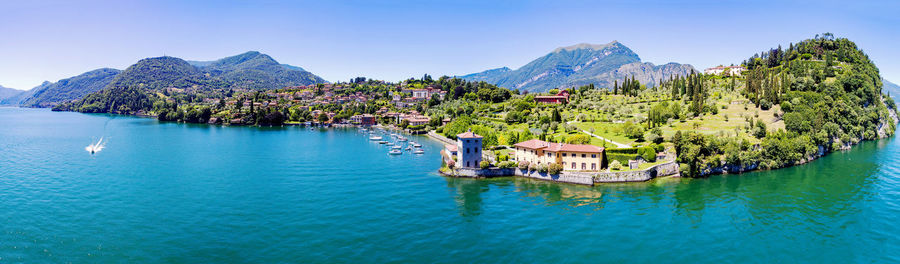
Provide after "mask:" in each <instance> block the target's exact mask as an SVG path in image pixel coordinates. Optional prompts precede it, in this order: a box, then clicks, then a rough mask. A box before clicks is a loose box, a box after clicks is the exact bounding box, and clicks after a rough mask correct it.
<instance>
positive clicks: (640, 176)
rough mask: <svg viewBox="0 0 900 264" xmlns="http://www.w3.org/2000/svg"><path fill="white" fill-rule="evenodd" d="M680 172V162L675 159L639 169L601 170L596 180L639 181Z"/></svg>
mask: <svg viewBox="0 0 900 264" xmlns="http://www.w3.org/2000/svg"><path fill="white" fill-rule="evenodd" d="M675 174H678V163H675V162H674V161H671V162H667V163H663V164H658V165H656V166H653V167H650V168H647V169H644V170H639V171H616V172H601V173H597V174H595V175H594V182H638V181H649V180H650V179H653V178H656V177H663V176H669V175H675Z"/></svg>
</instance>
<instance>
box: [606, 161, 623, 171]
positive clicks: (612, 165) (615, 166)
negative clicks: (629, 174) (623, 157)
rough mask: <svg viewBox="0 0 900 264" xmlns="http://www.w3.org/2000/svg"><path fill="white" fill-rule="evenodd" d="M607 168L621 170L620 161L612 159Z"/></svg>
mask: <svg viewBox="0 0 900 264" xmlns="http://www.w3.org/2000/svg"><path fill="white" fill-rule="evenodd" d="M609 168H610V169H613V170H621V169H622V163H620V162H619V161H618V160H614V161H613V162H612V163H610V164H609Z"/></svg>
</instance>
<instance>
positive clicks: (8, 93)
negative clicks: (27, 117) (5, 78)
mask: <svg viewBox="0 0 900 264" xmlns="http://www.w3.org/2000/svg"><path fill="white" fill-rule="evenodd" d="M22 92H24V91H22V90H16V89H13V88H6V87H3V85H0V100H3V99H6V98H9V97H12V96H15V95H17V94H20V93H22Z"/></svg>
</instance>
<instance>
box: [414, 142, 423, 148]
mask: <svg viewBox="0 0 900 264" xmlns="http://www.w3.org/2000/svg"><path fill="white" fill-rule="evenodd" d="M412 145H413V147H416V148H421V147H422V145H421V144H419V143H416V142H413V143H412Z"/></svg>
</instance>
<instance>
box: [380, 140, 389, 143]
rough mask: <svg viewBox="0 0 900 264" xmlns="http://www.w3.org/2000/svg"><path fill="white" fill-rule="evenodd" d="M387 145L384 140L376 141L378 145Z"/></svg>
mask: <svg viewBox="0 0 900 264" xmlns="http://www.w3.org/2000/svg"><path fill="white" fill-rule="evenodd" d="M387 143H388V142H387V141H384V140H382V141H378V144H387Z"/></svg>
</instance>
